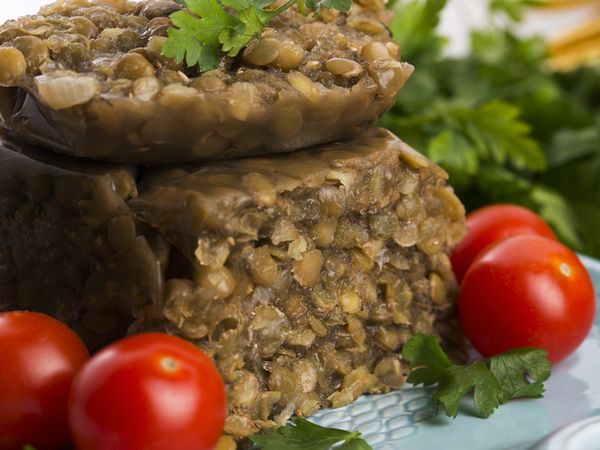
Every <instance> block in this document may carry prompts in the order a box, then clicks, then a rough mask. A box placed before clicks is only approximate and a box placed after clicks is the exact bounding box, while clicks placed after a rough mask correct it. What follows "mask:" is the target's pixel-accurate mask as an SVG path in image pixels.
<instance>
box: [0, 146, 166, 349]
mask: <svg viewBox="0 0 600 450" xmlns="http://www.w3.org/2000/svg"><path fill="white" fill-rule="evenodd" d="M136 173H137V170H136V169H135V168H133V167H127V166H117V165H110V164H102V163H90V162H79V161H77V160H75V159H72V158H69V157H62V156H60V157H54V156H52V154H48V153H46V152H42V151H37V150H35V149H32V148H20V147H17V146H14V145H12V144H8V143H6V142H1V141H0V293H1V294H0V311H7V310H15V309H24V310H35V311H40V312H45V313H48V314H51V315H53V316H55V317H57V318H59V319H61V320H62V321H64V322H65V323H67V324H68V325H70V326H71V327H72V328H74V329H75V331H77V332H78V333H79V335H80V336H81V337H82V338H83V339H84V341H85V342H86V344H87V345H88V347H90V348H91V349H96V348H99V347H100V346H102V345H104V344H107V343H109V342H110V341H112V340H114V339H117V338H119V337H121V336H123V335H124V334H125V333H126V332H127V328H128V327H129V325H130V323H131V320H132V316H133V313H134V311H135V310H137V309H139V308H141V307H142V306H143V305H144V304H146V303H152V302H158V301H160V296H161V295H162V287H163V284H164V283H163V280H162V273H161V271H160V270H159V267H158V263H157V261H156V257H155V253H154V251H153V250H152V249H151V247H150V245H149V243H148V241H147V240H146V238H145V237H144V236H143V235H141V234H140V233H138V232H137V230H136V224H135V221H136V219H135V217H134V216H133V214H132V212H131V210H130V208H129V207H128V206H127V200H128V199H130V198H131V197H133V196H135V195H136V194H137V188H136V183H135V177H136Z"/></svg>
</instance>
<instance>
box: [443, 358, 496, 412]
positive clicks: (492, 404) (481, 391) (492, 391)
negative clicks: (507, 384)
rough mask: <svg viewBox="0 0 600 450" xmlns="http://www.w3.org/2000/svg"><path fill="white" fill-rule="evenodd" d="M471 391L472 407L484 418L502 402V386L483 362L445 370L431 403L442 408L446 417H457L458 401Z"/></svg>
mask: <svg viewBox="0 0 600 450" xmlns="http://www.w3.org/2000/svg"><path fill="white" fill-rule="evenodd" d="M471 391H474V401H475V407H476V408H477V410H478V411H479V412H480V414H481V415H482V416H483V417H489V416H490V415H491V414H492V413H493V412H494V410H495V409H496V408H497V407H498V406H500V403H501V402H502V386H500V383H498V380H496V378H495V377H494V374H492V372H490V369H488V367H487V366H486V365H485V363H484V362H482V361H475V362H472V363H471V364H469V365H467V366H452V367H450V368H448V369H446V370H445V371H444V372H443V373H442V375H441V377H440V380H439V384H438V389H437V391H436V392H434V394H433V399H434V400H437V401H439V402H441V403H442V405H444V409H445V410H446V414H447V415H448V416H449V417H456V416H457V415H458V406H459V402H460V399H461V398H462V397H464V396H465V395H466V394H468V393H469V392H471Z"/></svg>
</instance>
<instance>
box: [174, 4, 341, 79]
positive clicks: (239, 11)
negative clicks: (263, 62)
mask: <svg viewBox="0 0 600 450" xmlns="http://www.w3.org/2000/svg"><path fill="white" fill-rule="evenodd" d="M311 1H314V0H311ZM297 2H298V3H299V7H301V5H302V0H288V1H287V2H285V3H283V4H281V5H279V6H278V7H276V8H274V9H273V8H271V7H272V6H273V5H274V4H275V0H185V2H183V3H185V5H186V6H187V8H188V10H184V11H177V12H175V13H173V14H171V16H170V17H171V21H172V22H173V27H174V28H171V29H169V31H168V38H167V40H166V41H165V43H164V45H163V50H162V54H163V55H165V56H167V57H170V58H174V59H175V60H176V61H177V62H179V63H181V62H183V61H185V63H186V65H187V66H188V67H190V68H191V67H194V66H196V65H198V66H199V67H200V69H201V70H202V71H206V70H210V69H214V68H215V67H217V66H218V64H219V60H220V56H221V53H226V54H227V55H228V56H232V57H233V56H236V55H237V54H238V53H239V52H240V51H241V50H242V49H243V48H244V47H245V46H246V45H248V42H250V41H251V40H252V38H254V36H256V35H257V34H259V33H260V32H261V31H262V30H263V29H264V28H265V27H266V26H267V25H268V23H269V21H270V20H271V19H272V18H274V17H276V16H278V15H279V14H281V13H283V12H284V11H285V10H287V9H288V8H290V7H291V6H292V5H294V4H296V3H297ZM180 3H182V2H180ZM183 3H182V4H183ZM351 4H352V0H319V7H320V6H323V7H327V8H335V9H338V10H340V11H348V10H349V9H350V6H351Z"/></svg>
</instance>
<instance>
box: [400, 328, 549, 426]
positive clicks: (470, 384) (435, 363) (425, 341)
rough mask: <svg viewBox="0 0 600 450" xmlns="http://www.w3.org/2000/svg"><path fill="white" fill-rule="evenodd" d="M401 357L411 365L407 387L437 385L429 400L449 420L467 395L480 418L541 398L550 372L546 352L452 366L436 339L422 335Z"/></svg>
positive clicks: (520, 351)
mask: <svg viewBox="0 0 600 450" xmlns="http://www.w3.org/2000/svg"><path fill="white" fill-rule="evenodd" d="M402 357H403V358H404V359H406V360H407V361H408V362H409V365H410V373H409V375H408V379H407V381H408V382H409V383H413V384H421V383H423V384H425V385H430V384H436V383H437V388H436V390H435V391H434V392H433V395H432V398H433V400H435V401H437V402H439V403H440V404H441V405H443V406H444V409H445V411H446V415H448V416H449V417H456V416H457V415H458V408H459V404H460V400H461V399H462V398H463V397H464V396H465V395H467V394H468V393H470V392H473V400H474V405H475V408H476V409H477V410H478V411H479V413H480V414H481V416H482V417H489V416H490V415H491V414H492V413H493V412H494V410H495V409H496V408H498V407H499V406H500V405H501V404H502V403H505V402H507V401H508V400H510V399H513V398H517V397H533V398H537V397H541V396H542V393H543V391H544V389H543V382H544V381H546V380H547V379H548V377H549V376H550V368H551V366H550V362H549V361H548V359H547V358H546V352H545V351H543V350H539V349H533V348H527V349H517V350H510V351H508V352H505V353H502V354H500V355H497V356H495V357H493V358H491V359H490V360H489V361H488V360H477V361H474V362H472V363H470V364H467V365H462V366H461V365H455V364H452V363H451V362H450V360H449V359H448V356H447V355H446V354H445V353H444V351H443V350H442V348H441V347H440V345H439V344H438V343H437V341H436V340H435V338H434V337H433V336H428V335H424V334H416V335H414V336H413V337H411V338H410V339H409V340H408V341H407V342H406V343H405V344H404V345H403V348H402ZM530 379H531V380H530Z"/></svg>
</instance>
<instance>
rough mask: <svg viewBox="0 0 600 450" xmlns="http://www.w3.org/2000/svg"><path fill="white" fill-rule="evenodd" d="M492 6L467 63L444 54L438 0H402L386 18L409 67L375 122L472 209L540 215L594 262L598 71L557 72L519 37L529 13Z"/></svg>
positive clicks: (599, 155) (544, 52)
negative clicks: (446, 179)
mask: <svg viewBox="0 0 600 450" xmlns="http://www.w3.org/2000/svg"><path fill="white" fill-rule="evenodd" d="M474 1H485V2H487V3H488V8H489V17H490V20H489V22H488V23H482V24H481V27H480V28H479V29H475V30H474V31H472V32H471V35H470V51H469V52H468V54H467V55H466V56H464V57H448V56H445V52H444V49H445V47H446V45H447V40H446V38H444V37H442V35H441V34H440V32H439V19H440V15H441V13H442V11H443V9H444V8H445V7H446V6H447V5H446V3H447V1H446V0H398V1H397V2H395V4H393V5H392V6H391V7H392V8H393V9H394V10H395V11H396V14H395V15H394V19H393V20H392V23H391V27H390V28H391V30H392V32H393V35H394V38H395V39H396V41H397V42H398V44H399V45H400V51H401V55H402V58H403V59H404V60H405V61H408V62H410V63H412V64H413V65H414V66H415V67H416V71H415V73H414V75H413V77H412V78H411V79H410V80H409V81H408V83H407V85H406V86H405V88H404V89H403V90H401V91H400V93H399V95H398V98H397V101H396V104H395V105H394V107H393V108H392V109H391V110H390V111H389V112H388V113H386V115H385V116H384V117H383V118H382V120H381V125H382V126H385V127H387V128H389V129H390V130H392V131H393V132H394V133H396V134H397V135H399V136H400V137H401V138H402V139H403V140H405V141H406V142H408V143H409V144H410V145H412V146H414V147H415V148H417V149H419V150H420V151H422V152H423V153H425V154H426V155H427V156H428V157H430V158H431V159H433V160H434V161H435V162H437V163H438V164H440V165H441V166H442V167H444V168H445V169H446V170H447V171H448V173H449V174H450V182H451V183H452V185H453V186H454V188H455V190H456V191H457V193H458V195H459V196H460V197H461V199H462V200H463V202H464V203H465V205H466V206H467V209H468V210H472V209H474V208H477V207H479V206H482V205H485V204H489V203H499V202H509V203H515V204H520V205H523V206H526V207H528V208H530V209H532V210H534V211H536V212H537V213H539V214H540V215H541V216H542V217H543V218H544V219H545V220H546V221H547V222H548V223H549V224H550V225H551V226H552V227H553V228H554V230H555V231H556V233H557V234H558V235H559V237H560V238H561V239H562V240H563V241H564V242H565V243H567V244H568V245H569V246H571V247H572V248H574V249H576V250H578V251H580V252H582V253H585V254H588V255H591V256H595V257H600V66H586V67H580V68H577V69H575V70H572V71H570V72H557V71H554V70H552V69H551V66H550V64H549V63H548V56H549V55H548V46H547V45H546V42H544V40H543V39H542V38H541V37H520V36H518V34H517V33H516V31H515V30H516V25H517V24H518V22H519V21H520V20H522V17H523V14H524V12H525V10H526V8H528V7H531V6H538V5H541V4H542V3H544V0H474Z"/></svg>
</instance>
